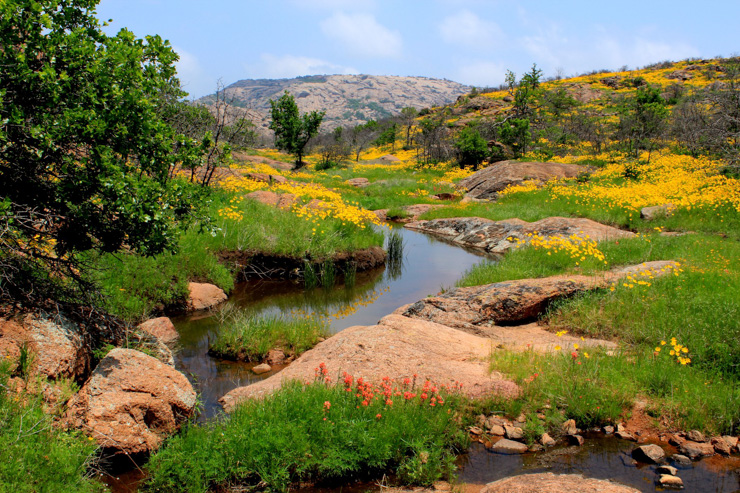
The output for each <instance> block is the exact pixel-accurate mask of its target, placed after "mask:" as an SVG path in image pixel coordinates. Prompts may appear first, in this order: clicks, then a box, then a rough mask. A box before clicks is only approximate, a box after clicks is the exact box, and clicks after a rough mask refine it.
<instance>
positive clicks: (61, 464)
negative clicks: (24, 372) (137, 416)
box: [0, 358, 103, 493]
mask: <svg viewBox="0 0 740 493" xmlns="http://www.w3.org/2000/svg"><path fill="white" fill-rule="evenodd" d="M11 364H12V366H17V364H16V362H11V361H10V359H9V358H6V359H5V360H4V361H2V362H0V441H1V442H2V444H3V446H2V447H0V491H13V492H17V493H25V492H29V493H30V492H37V491H59V492H70V493H71V492H93V491H103V487H102V485H100V483H97V482H96V481H94V480H93V479H91V477H90V475H89V473H88V471H89V466H90V464H91V462H92V460H93V457H94V453H95V450H96V448H97V447H96V445H95V442H92V441H90V440H88V439H86V438H85V437H84V436H82V434H80V433H78V432H71V433H68V432H64V431H60V430H57V429H56V428H54V427H53V426H52V419H53V418H52V417H51V416H50V415H47V414H46V413H45V412H44V407H43V402H42V398H41V396H40V395H34V394H32V393H29V392H26V391H23V390H20V391H11V390H10V388H11V387H12V388H14V387H15V386H16V384H17V382H16V383H10V382H9V379H10V375H11Z"/></svg>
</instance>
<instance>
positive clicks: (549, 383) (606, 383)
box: [491, 347, 740, 435]
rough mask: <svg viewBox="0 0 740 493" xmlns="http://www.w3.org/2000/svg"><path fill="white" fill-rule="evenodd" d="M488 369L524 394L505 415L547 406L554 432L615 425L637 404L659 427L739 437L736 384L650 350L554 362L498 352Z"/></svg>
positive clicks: (582, 353) (563, 355) (566, 355)
mask: <svg viewBox="0 0 740 493" xmlns="http://www.w3.org/2000/svg"><path fill="white" fill-rule="evenodd" d="M491 368H492V370H495V371H501V372H503V373H505V374H507V375H509V376H511V377H512V378H513V379H514V380H515V381H516V382H517V383H518V384H519V385H520V386H521V388H522V394H521V395H520V396H519V397H518V398H517V399H516V400H515V401H513V402H508V403H506V407H505V408H506V409H507V412H511V413H512V414H513V415H515V414H516V412H519V413H521V412H535V411H541V410H543V409H545V407H546V406H548V405H549V406H551V407H552V409H554V410H556V411H558V412H560V413H562V414H560V416H561V419H560V420H556V421H554V422H552V423H551V424H552V428H553V430H554V431H555V432H557V424H559V423H560V422H561V421H562V420H565V419H574V420H575V421H576V423H577V424H578V426H579V427H580V428H583V429H588V428H590V427H593V426H602V425H607V424H612V425H613V424H616V423H618V422H620V421H622V419H624V418H625V415H626V414H627V413H626V411H628V410H629V409H631V408H632V406H633V405H634V403H635V401H636V399H638V398H639V399H640V400H643V401H645V402H646V403H647V407H646V410H647V412H648V414H649V415H651V416H652V417H654V418H656V421H657V420H658V419H660V420H661V421H662V424H663V425H666V424H669V425H670V426H671V427H674V428H679V429H685V430H689V429H700V430H705V431H706V432H708V433H710V434H730V435H732V434H736V433H737V432H738V429H740V428H739V427H740V388H739V387H738V385H737V382H735V381H733V380H731V379H726V378H722V377H720V376H718V375H717V374H716V373H714V372H712V371H708V370H704V369H701V368H693V367H691V366H690V365H681V364H680V363H679V362H677V361H676V360H675V359H674V358H671V357H670V356H669V355H668V354H667V353H666V354H665V355H663V354H660V353H658V354H655V352H654V350H652V349H650V348H643V347H639V348H632V349H630V350H625V351H623V352H619V353H617V354H607V353H606V352H605V351H603V350H598V349H595V350H593V351H591V350H584V349H583V348H581V349H577V350H574V351H567V352H566V351H559V352H556V353H555V354H540V353H536V352H534V351H526V352H507V351H502V352H498V353H497V354H496V355H495V356H494V357H492V362H491ZM509 408H511V409H509Z"/></svg>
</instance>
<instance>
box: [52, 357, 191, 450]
mask: <svg viewBox="0 0 740 493" xmlns="http://www.w3.org/2000/svg"><path fill="white" fill-rule="evenodd" d="M195 397H196V396H195V390H193V386H192V385H190V382H189V381H188V379H187V378H185V375H183V374H182V373H180V372H179V371H177V370H175V369H174V368H172V367H170V366H168V365H165V364H164V363H162V362H161V361H159V360H157V359H155V358H153V357H151V356H148V355H146V354H144V353H141V352H139V351H135V350H133V349H121V348H117V349H113V350H112V351H111V352H109V353H108V355H107V356H106V357H105V358H103V359H102V360H101V361H100V363H99V364H98V366H97V367H96V368H95V370H93V372H92V375H91V376H90V378H89V379H88V381H87V382H86V383H85V385H83V386H82V388H81V389H80V391H79V392H78V393H77V394H75V396H74V397H72V399H71V400H70V402H69V407H68V409H67V412H66V414H65V417H64V421H65V423H66V424H67V425H68V426H71V427H73V428H78V429H81V430H83V431H85V432H86V433H87V434H89V435H90V436H91V437H92V438H93V439H95V440H96V441H97V443H98V445H100V446H101V447H103V448H104V449H106V450H108V451H111V452H113V453H115V454H128V455H135V454H144V453H148V452H151V451H153V450H155V449H157V448H158V447H159V445H160V444H161V442H162V439H163V438H164V436H165V435H167V434H169V433H173V432H174V431H176V430H177V428H178V427H179V425H180V423H181V422H182V421H183V420H185V419H186V418H188V417H189V416H190V415H192V413H193V409H194V408H195Z"/></svg>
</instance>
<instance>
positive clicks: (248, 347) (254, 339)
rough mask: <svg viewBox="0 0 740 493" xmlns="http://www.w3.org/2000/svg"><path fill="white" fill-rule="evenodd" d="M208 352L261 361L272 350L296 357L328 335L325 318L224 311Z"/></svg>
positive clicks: (231, 357)
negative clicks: (279, 350) (257, 314)
mask: <svg viewBox="0 0 740 493" xmlns="http://www.w3.org/2000/svg"><path fill="white" fill-rule="evenodd" d="M221 316H222V323H221V327H220V329H219V332H218V335H217V336H216V338H215V339H214V340H213V341H211V342H210V344H209V352H210V353H211V354H213V355H215V356H219V357H222V358H225V359H231V360H242V361H262V360H263V359H264V358H265V356H267V353H268V352H269V351H270V350H271V349H282V350H283V351H284V352H285V353H287V354H292V355H295V356H298V355H300V354H301V353H303V352H304V351H306V350H308V349H311V348H312V347H313V346H315V345H316V343H317V342H318V341H319V340H320V339H321V338H323V337H327V336H328V334H329V325H328V323H327V322H326V320H324V319H321V318H319V317H316V316H285V315H275V314H267V315H259V316H256V315H251V314H246V313H244V312H241V311H235V310H234V311H230V310H225V313H222V314H221Z"/></svg>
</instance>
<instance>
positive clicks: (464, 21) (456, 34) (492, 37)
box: [439, 10, 504, 50]
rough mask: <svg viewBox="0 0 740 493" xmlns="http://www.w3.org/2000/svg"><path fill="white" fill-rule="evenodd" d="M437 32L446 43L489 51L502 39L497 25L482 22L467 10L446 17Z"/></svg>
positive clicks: (502, 35)
mask: <svg viewBox="0 0 740 493" xmlns="http://www.w3.org/2000/svg"><path fill="white" fill-rule="evenodd" d="M439 31H440V34H442V39H444V40H445V41H446V42H448V43H451V44H460V45H463V46H468V47H473V48H475V47H478V48H482V49H487V50H490V49H491V46H490V45H492V44H494V43H498V42H500V41H501V40H503V39H504V34H503V31H501V28H500V27H499V26H498V24H496V23H495V22H490V21H486V20H483V19H481V18H480V17H478V16H477V15H476V14H474V13H473V12H470V11H469V10H463V11H461V12H459V13H457V14H455V15H452V16H449V17H446V18H445V19H444V20H443V21H442V23H441V24H440V25H439Z"/></svg>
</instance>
